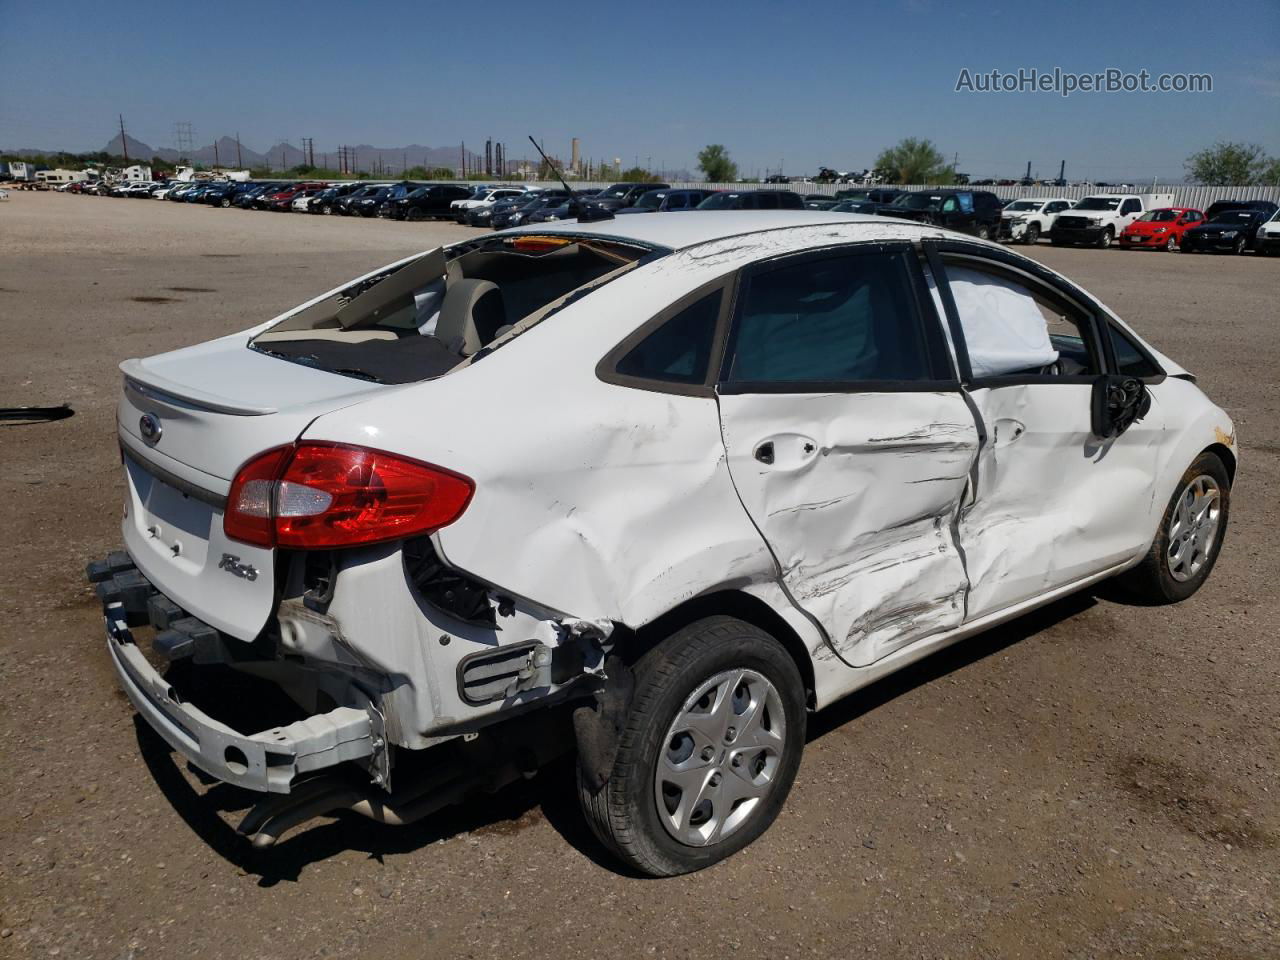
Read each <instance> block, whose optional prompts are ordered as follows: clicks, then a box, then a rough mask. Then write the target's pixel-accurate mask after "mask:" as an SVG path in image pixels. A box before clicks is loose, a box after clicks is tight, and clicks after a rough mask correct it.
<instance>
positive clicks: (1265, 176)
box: [1256, 157, 1280, 187]
mask: <svg viewBox="0 0 1280 960" xmlns="http://www.w3.org/2000/svg"><path fill="white" fill-rule="evenodd" d="M1256 182H1257V184H1258V185H1259V186H1262V187H1280V157H1272V158H1271V162H1270V163H1268V164H1267V166H1266V169H1264V170H1263V171H1262V173H1261V174H1260V175H1259V176H1258V179H1257V181H1256Z"/></svg>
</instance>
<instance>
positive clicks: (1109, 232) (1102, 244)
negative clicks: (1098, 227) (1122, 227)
mask: <svg viewBox="0 0 1280 960" xmlns="http://www.w3.org/2000/svg"><path fill="white" fill-rule="evenodd" d="M1115 238H1116V232H1115V230H1114V229H1113V228H1111V227H1103V228H1102V233H1101V235H1099V237H1098V249H1099V250H1105V249H1107V247H1109V246H1111V241H1112V240H1114V239H1115Z"/></svg>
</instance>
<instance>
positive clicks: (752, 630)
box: [578, 617, 806, 877]
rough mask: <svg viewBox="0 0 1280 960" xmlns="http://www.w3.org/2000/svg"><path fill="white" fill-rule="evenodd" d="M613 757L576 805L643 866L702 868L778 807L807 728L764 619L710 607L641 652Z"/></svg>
mask: <svg viewBox="0 0 1280 960" xmlns="http://www.w3.org/2000/svg"><path fill="white" fill-rule="evenodd" d="M635 681H636V683H635V694H634V698H633V700H632V705H631V710H630V713H629V714H628V716H627V720H626V725H625V727H624V729H623V732H622V736H621V739H620V743H619V747H618V753H617V758H616V759H615V761H614V765H613V769H612V771H611V772H610V773H609V776H608V779H607V780H606V781H605V783H604V785H603V786H602V787H601V788H600V789H599V790H595V789H593V785H591V784H588V783H587V782H586V780H585V778H584V776H583V774H582V772H581V769H579V773H578V789H579V798H580V800H581V803H582V809H583V812H584V814H585V816H586V819H587V821H588V823H589V824H590V825H591V828H592V831H593V832H594V833H595V834H596V836H597V837H599V839H600V840H601V842H603V843H604V845H605V846H606V847H608V848H609V849H610V850H611V851H612V852H613V853H614V854H616V855H617V856H618V857H620V858H621V859H622V860H624V861H626V862H627V863H628V864H630V865H631V866H633V867H635V868H636V869H638V870H641V871H643V872H644V873H647V874H649V875H651V876H659V877H666V876H674V875H676V874H681V873H690V872H692V871H694V870H701V869H702V868H704V867H708V866H710V865H711V864H713V863H716V862H718V861H720V860H723V859H724V858H725V857H728V856H730V855H732V854H734V853H736V852H737V851H739V850H741V849H743V848H744V847H746V846H747V845H748V844H750V843H751V842H752V841H753V840H755V839H756V838H757V837H759V836H760V835H761V834H762V833H764V831H765V830H767V829H768V828H769V826H770V824H772V823H773V821H774V819H775V818H776V817H777V816H778V812H779V811H780V810H781V809H782V804H783V802H784V801H785V800H786V798H787V793H788V792H789V791H790V790H791V784H792V783H793V782H794V780H795V775H796V770H797V768H798V767H799V765H800V753H801V750H802V749H803V747H804V739H805V721H806V716H805V695H804V684H803V682H802V680H801V678H800V672H799V670H798V669H797V668H796V664H795V661H794V660H792V659H791V656H790V655H789V654H788V653H787V651H786V650H784V649H783V648H782V646H781V645H780V644H779V643H778V642H777V641H776V640H774V639H773V638H772V637H770V636H769V635H768V634H767V633H765V632H764V631H763V630H761V629H759V628H758V627H755V626H752V625H751V624H749V623H744V622H743V621H741V620H735V619H733V618H731V617H710V618H707V619H705V620H699V621H696V622H695V623H692V624H690V625H689V626H687V627H684V628H683V629H681V630H678V631H677V632H676V633H674V634H672V635H671V636H670V637H668V638H667V639H666V640H664V641H663V642H662V643H660V644H658V645H657V646H656V647H654V648H653V649H652V650H650V651H648V652H647V653H645V654H644V656H642V657H641V658H640V660H639V661H638V662H637V664H636V666H635Z"/></svg>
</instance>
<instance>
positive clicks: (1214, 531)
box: [1118, 451, 1231, 604]
mask: <svg viewBox="0 0 1280 960" xmlns="http://www.w3.org/2000/svg"><path fill="white" fill-rule="evenodd" d="M1230 512H1231V478H1230V476H1229V475H1228V474H1227V468H1226V465H1225V464H1223V462H1222V459H1221V458H1220V457H1218V455H1217V454H1214V453H1209V452H1207V451H1206V452H1205V453H1202V454H1200V456H1198V457H1196V459H1195V460H1194V461H1193V462H1192V464H1191V466H1189V467H1187V469H1186V470H1185V471H1184V472H1183V474H1182V477H1181V478H1180V479H1179V480H1178V486H1177V489H1176V490H1175V491H1174V494H1173V496H1172V497H1171V498H1170V500H1169V503H1168V505H1167V506H1166V507H1165V510H1164V516H1163V517H1161V519H1160V529H1159V530H1158V531H1156V536H1155V540H1154V541H1152V544H1151V549H1150V550H1149V551H1148V552H1147V555H1146V556H1145V557H1143V559H1142V562H1141V563H1139V564H1138V565H1137V566H1136V567H1134V568H1133V569H1132V570H1129V571H1127V572H1125V573H1123V574H1121V575H1120V578H1119V581H1118V582H1119V584H1120V586H1121V587H1122V588H1123V589H1124V590H1125V591H1126V592H1128V593H1130V594H1131V595H1133V596H1134V597H1136V598H1137V599H1139V600H1141V601H1144V602H1146V603H1153V604H1165V603H1177V602H1178V601H1179V600H1185V599H1187V597H1189V596H1191V595H1192V594H1193V593H1195V592H1196V591H1197V590H1199V589H1200V587H1201V586H1202V585H1203V584H1204V582H1205V580H1207V579H1208V578H1209V573H1210V572H1211V571H1212V570H1213V565H1214V564H1215V563H1217V561H1218V554H1219V552H1220V551H1221V550H1222V538H1223V536H1224V535H1225V534H1226V532H1227V519H1228V516H1229V514H1230Z"/></svg>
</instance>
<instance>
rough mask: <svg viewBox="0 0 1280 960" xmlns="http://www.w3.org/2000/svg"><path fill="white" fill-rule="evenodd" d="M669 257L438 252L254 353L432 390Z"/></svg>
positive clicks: (510, 249)
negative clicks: (437, 380)
mask: <svg viewBox="0 0 1280 960" xmlns="http://www.w3.org/2000/svg"><path fill="white" fill-rule="evenodd" d="M664 252H665V251H657V250H655V249H654V248H652V247H648V246H643V245H638V244H634V243H622V242H619V241H614V240H605V239H599V238H596V237H590V238H588V237H573V236H568V235H561V234H556V235H546V236H536V235H532V234H522V235H519V236H514V237H511V236H508V237H492V238H485V239H484V240H480V241H477V242H475V243H471V244H466V245H463V246H460V247H454V248H452V249H451V250H449V251H447V252H446V251H445V250H444V249H443V248H437V249H435V250H430V251H428V252H427V253H424V254H422V255H421V256H418V257H415V258H413V259H412V260H408V261H406V262H404V263H401V264H398V265H396V266H394V267H391V268H389V269H387V270H385V271H383V272H382V273H378V274H375V275H374V276H372V277H367V278H365V279H364V280H359V281H356V282H355V283H352V284H349V285H348V286H346V287H344V288H342V289H341V290H339V291H338V292H337V293H335V294H333V295H332V296H329V297H326V298H325V299H324V300H321V301H320V302H319V303H315V304H312V305H311V306H309V307H307V308H305V309H303V310H298V311H296V312H294V313H292V314H290V315H289V316H287V317H285V318H284V319H283V320H281V321H280V322H279V323H277V324H275V325H274V326H273V327H271V328H270V329H269V330H266V331H264V332H262V333H260V334H258V335H257V336H256V337H254V338H253V339H252V340H251V341H250V342H249V347H250V349H253V350H257V351H259V352H260V353H266V354H270V355H271V356H275V357H279V358H281V359H283V360H288V361H291V362H293V363H301V364H304V365H306V366H311V367H316V368H318V369H321V370H326V371H329V372H331V373H337V374H341V375H343V376H348V377H355V378H358V379H361V380H369V381H372V382H375V383H388V384H395V383H414V382H417V381H419V380H428V379H431V378H433V377H439V376H443V375H444V374H446V373H448V372H449V371H450V370H452V369H454V368H455V367H457V366H459V365H461V364H464V363H469V362H472V361H475V360H478V359H480V358H481V357H483V356H484V355H485V354H486V353H487V352H488V351H490V350H492V349H495V348H496V347H499V346H501V345H502V344H503V343H505V342H507V340H508V339H510V338H512V337H514V336H517V335H519V334H520V333H523V332H524V331H525V330H527V329H529V328H530V327H532V326H534V325H535V324H537V323H538V322H540V321H542V320H544V319H546V318H547V317H549V316H551V315H552V314H554V313H555V312H556V311H557V310H559V309H561V308H562V307H564V306H566V305H567V304H569V303H571V302H573V301H574V300H576V299H578V298H580V297H582V296H585V295H586V294H588V293H590V292H591V291H592V290H595V289H598V288H599V287H601V286H603V285H604V284H606V283H608V282H609V281H610V280H613V279H614V278H616V277H619V276H621V275H622V274H624V273H626V272H627V271H628V270H631V269H633V268H634V267H636V266H637V265H639V264H640V263H642V262H647V261H648V260H650V259H653V258H654V257H655V256H660V255H661V254H662V253H664Z"/></svg>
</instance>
